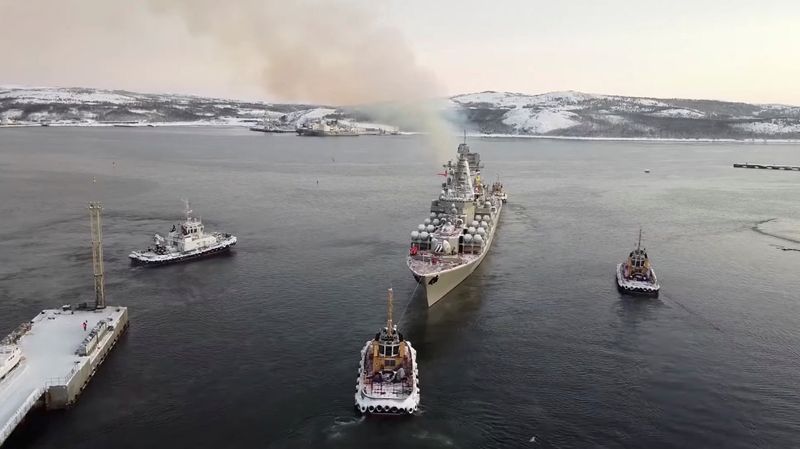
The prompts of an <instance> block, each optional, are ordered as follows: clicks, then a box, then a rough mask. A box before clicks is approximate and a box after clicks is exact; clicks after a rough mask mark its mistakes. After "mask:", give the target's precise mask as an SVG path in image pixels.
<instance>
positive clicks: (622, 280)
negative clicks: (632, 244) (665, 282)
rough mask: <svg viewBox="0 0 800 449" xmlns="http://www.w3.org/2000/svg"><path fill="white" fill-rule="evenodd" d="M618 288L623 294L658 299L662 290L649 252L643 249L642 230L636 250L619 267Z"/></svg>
mask: <svg viewBox="0 0 800 449" xmlns="http://www.w3.org/2000/svg"><path fill="white" fill-rule="evenodd" d="M617 288H618V289H619V291H621V292H623V293H628V294H631V295H643V296H653V297H657V296H658V291H659V290H660V289H661V284H659V283H658V278H657V277H656V272H655V270H654V269H653V266H652V264H651V263H650V258H649V257H648V255H647V250H646V249H645V248H642V230H641V229H640V230H639V242H638V243H637V244H636V249H634V250H633V251H631V253H630V254H629V255H628V258H627V260H626V261H625V262H623V263H621V264H618V265H617Z"/></svg>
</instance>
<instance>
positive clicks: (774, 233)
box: [751, 218, 800, 251]
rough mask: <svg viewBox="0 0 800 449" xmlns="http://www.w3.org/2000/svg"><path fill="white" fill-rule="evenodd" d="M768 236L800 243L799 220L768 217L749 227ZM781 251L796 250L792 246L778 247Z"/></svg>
mask: <svg viewBox="0 0 800 449" xmlns="http://www.w3.org/2000/svg"><path fill="white" fill-rule="evenodd" d="M751 229H752V230H753V231H756V232H758V233H759V234H763V235H766V236H769V237H774V238H776V239H781V240H784V241H786V242H791V243H797V244H800V221H798V220H792V219H788V218H770V219H768V220H762V221H759V222H757V223H756V224H754V225H753V226H752V228H751ZM778 248H779V249H781V250H782V251H797V249H794V248H784V247H778Z"/></svg>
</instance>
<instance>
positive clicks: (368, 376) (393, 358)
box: [355, 288, 420, 415]
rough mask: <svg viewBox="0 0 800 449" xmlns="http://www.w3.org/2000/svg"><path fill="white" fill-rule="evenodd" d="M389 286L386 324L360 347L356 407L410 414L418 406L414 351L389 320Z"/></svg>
mask: <svg viewBox="0 0 800 449" xmlns="http://www.w3.org/2000/svg"><path fill="white" fill-rule="evenodd" d="M392 300H393V296H392V289H391V288H390V289H389V311H388V317H387V319H386V327H384V328H383V329H381V331H380V332H378V333H377V334H375V338H373V339H372V340H368V341H367V342H366V344H365V345H364V348H363V349H362V350H361V362H360V363H359V366H358V380H357V381H356V394H355V406H356V410H358V411H359V412H361V413H363V414H407V415H410V414H413V413H414V412H415V411H417V407H418V406H419V398H420V396H419V370H418V369H417V351H416V350H414V348H413V347H412V346H411V342H410V341H408V340H406V339H405V338H403V334H401V333H400V332H399V331H398V330H397V325H396V324H394V322H393V321H392Z"/></svg>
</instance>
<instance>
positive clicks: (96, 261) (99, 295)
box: [89, 202, 106, 309]
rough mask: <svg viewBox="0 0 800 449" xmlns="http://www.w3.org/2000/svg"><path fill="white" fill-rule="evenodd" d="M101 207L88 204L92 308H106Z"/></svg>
mask: <svg viewBox="0 0 800 449" xmlns="http://www.w3.org/2000/svg"><path fill="white" fill-rule="evenodd" d="M102 210H103V206H102V205H101V204H100V203H99V202H91V203H89V222H90V224H91V228H92V268H93V269H94V308H95V309H105V308H106V294H105V288H104V287H103V227H102V223H101V220H100V213H101V212H102Z"/></svg>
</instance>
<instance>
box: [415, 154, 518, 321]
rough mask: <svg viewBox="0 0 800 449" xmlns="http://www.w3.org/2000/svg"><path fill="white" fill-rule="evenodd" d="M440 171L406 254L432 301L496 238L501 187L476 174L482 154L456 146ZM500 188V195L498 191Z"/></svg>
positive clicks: (476, 262) (475, 264)
mask: <svg viewBox="0 0 800 449" xmlns="http://www.w3.org/2000/svg"><path fill="white" fill-rule="evenodd" d="M444 168H445V171H444V173H442V175H443V176H445V177H446V181H445V182H444V183H442V191H441V193H440V194H439V198H438V199H435V200H433V202H432V203H431V212H430V217H429V218H426V219H425V221H424V222H423V223H422V224H420V225H419V226H417V230H416V231H412V232H411V248H410V252H409V256H408V259H407V265H408V268H409V269H410V270H411V272H412V273H413V274H414V278H415V279H416V280H417V281H418V282H419V283H420V284H421V285H423V286H424V287H425V295H426V297H427V301H428V306H429V307H430V306H432V305H433V304H435V303H436V302H437V301H439V300H440V299H441V298H442V297H444V296H445V295H446V294H447V293H448V292H450V290H452V289H453V288H455V287H456V286H457V285H458V284H460V283H461V282H462V281H463V280H464V279H466V278H467V277H468V276H469V275H470V274H472V272H473V271H474V270H475V268H477V267H478V265H480V263H481V262H482V261H483V258H484V257H485V256H486V254H487V253H488V251H489V248H490V247H491V245H492V242H493V241H494V236H495V231H496V230H497V225H498V222H499V220H500V214H501V212H502V210H503V196H502V195H504V193H505V192H500V191H499V190H493V191H490V190H489V189H488V186H486V185H485V184H483V183H482V181H481V177H480V168H481V163H480V155H479V154H478V153H471V152H470V150H469V146H468V145H467V144H466V143H462V144H460V145H459V146H458V158H457V160H456V162H455V163H453V161H450V162H448V163H447V164H446V165H445V166H444ZM501 193H502V195H501Z"/></svg>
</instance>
